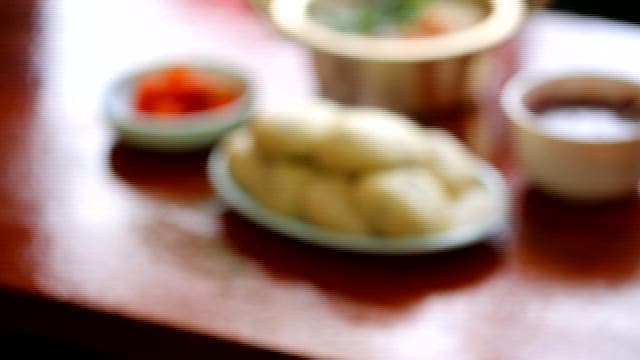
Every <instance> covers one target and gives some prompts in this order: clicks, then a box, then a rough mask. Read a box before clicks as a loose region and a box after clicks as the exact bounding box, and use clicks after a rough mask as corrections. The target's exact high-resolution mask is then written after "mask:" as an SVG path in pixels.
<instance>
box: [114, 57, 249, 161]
mask: <svg viewBox="0 0 640 360" xmlns="http://www.w3.org/2000/svg"><path fill="white" fill-rule="evenodd" d="M172 65H180V66H185V67H189V68H194V69H197V70H200V71H205V72H210V73H218V74H224V75H226V76H230V77H232V78H234V79H236V80H237V81H238V82H239V83H240V84H241V85H242V87H243V89H244V91H243V92H242V94H241V95H240V96H239V97H238V98H237V99H236V100H234V101H233V102H231V103H229V104H226V105H223V106H220V107H218V108H215V109H213V110H207V111H199V112H193V113H185V114H176V115H154V114H147V113H142V112H139V111H137V110H136V109H135V107H134V104H133V100H134V99H133V92H134V89H135V85H136V83H137V81H138V80H139V79H140V78H141V77H142V76H144V75H146V74H149V73H151V72H155V71H159V70H162V69H166V68H168V67H170V66H172ZM105 107H106V109H105V110H106V114H107V120H108V121H109V123H110V124H111V125H112V126H113V127H114V128H115V129H116V131H117V132H118V134H119V136H120V139H121V140H122V141H123V142H124V143H127V144H129V145H132V146H135V147H139V148H145V149H151V150H162V151H189V150H197V149H202V148H206V147H209V146H211V145H212V144H213V143H214V142H215V141H216V140H217V139H218V138H220V137H221V136H222V135H224V134H225V133H227V132H228V131H229V130H231V129H233V128H235V127H236V126H239V125H241V124H242V123H243V122H244V121H245V120H247V119H248V118H249V117H250V115H251V113H252V111H253V93H252V88H251V85H250V83H249V81H248V80H247V78H246V77H245V76H244V75H242V73H241V72H240V71H238V70H235V69H233V68H230V67H228V66H226V65H221V64H211V63H206V64H204V63H177V64H163V65H157V66H153V67H149V68H145V69H144V70H141V71H136V72H133V73H132V74H129V75H127V76H125V77H124V78H122V79H120V80H119V81H117V82H115V83H114V84H113V85H112V86H111V87H110V88H109V89H108V90H107V95H106V99H105ZM176 117H179V118H180V119H179V120H172V121H167V120H166V118H174V119H175V118H176ZM163 118H164V119H165V120H162V119H163Z"/></svg>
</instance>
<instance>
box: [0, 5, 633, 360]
mask: <svg viewBox="0 0 640 360" xmlns="http://www.w3.org/2000/svg"><path fill="white" fill-rule="evenodd" d="M244 1H245V0H226V1H223V0H208V1H207V0H200V1H199V2H200V3H205V2H209V3H216V2H225V3H227V2H236V3H238V4H240V3H243V2H244ZM186 2H193V3H194V4H195V3H198V1H187V0H185V3H186ZM39 6H40V3H39V2H37V1H31V0H28V1H27V0H21V1H1V2H0V20H1V21H0V54H2V56H0V75H1V76H2V79H1V80H3V81H1V82H0V88H2V87H3V86H5V84H13V86H14V88H12V89H4V90H5V91H3V92H2V93H0V105H2V106H1V107H2V108H3V110H4V113H5V115H6V114H12V113H15V114H17V115H15V117H16V119H18V118H20V117H21V116H24V114H23V113H22V112H24V111H25V110H23V108H22V107H23V106H25V105H24V104H17V103H14V102H13V99H14V97H15V94H16V93H17V92H20V91H31V90H30V89H27V88H28V87H30V86H32V87H35V85H33V82H34V81H33V79H27V78H25V77H24V76H23V75H24V74H25V73H26V72H27V70H26V67H27V66H28V65H27V64H28V61H26V60H25V59H28V58H29V56H30V52H31V47H32V46H31V44H29V42H36V41H37V39H36V36H35V35H34V34H36V33H37V32H38V31H40V25H41V24H39V23H38V21H37V20H35V19H37V18H38V16H39V15H38V11H39V10H37V9H38V8H39ZM194 7H195V6H194ZM550 8H551V9H552V10H557V11H563V12H570V13H576V14H584V15H594V16H600V17H605V18H609V19H616V20H623V21H628V22H633V23H640V13H638V12H637V11H635V2H633V1H623V0H606V1H605V0H601V1H597V0H554V1H553V3H552V5H550ZM139 21H140V27H144V19H140V20H139ZM200 26H202V24H200ZM25 44H26V45H25ZM37 60H39V59H37ZM36 62H37V61H36ZM16 85H19V86H22V87H24V88H25V89H22V88H21V87H16ZM12 109H13V110H12ZM16 121H17V120H16ZM3 140H5V139H3ZM10 145H11V144H10V143H9V142H8V141H5V144H4V145H3V144H0V147H2V146H4V147H7V148H8V146H10ZM5 152H6V153H8V152H9V151H5ZM0 170H2V169H0ZM2 176H4V175H2ZM2 200H3V199H2V198H0V202H2ZM2 203H3V204H4V206H8V207H9V208H11V207H12V205H13V204H11V203H9V204H6V203H4V202H2ZM0 235H1V236H2V237H4V236H5V235H6V233H5V232H2V233H0ZM2 240H4V239H2ZM4 249H5V248H3V247H0V251H3V252H5V253H6V251H4ZM3 266H4V267H7V268H9V267H11V266H12V264H0V272H2V269H3ZM2 292H4V290H2ZM0 305H3V306H0V310H4V309H12V308H22V309H33V308H40V309H43V310H42V312H41V313H38V312H36V313H33V315H32V317H31V318H28V319H24V318H19V317H17V316H15V314H10V313H8V312H6V311H5V312H2V311H0V343H1V344H2V345H3V350H4V351H3V352H0V357H4V356H6V355H8V354H10V353H12V352H14V351H19V352H20V353H21V354H23V355H27V356H29V355H38V354H51V353H54V354H58V355H85V356H87V357H109V356H107V355H110V351H112V350H114V349H108V348H105V344H109V342H105V341H97V342H91V341H90V340H91V339H90V338H91V337H94V338H98V337H108V336H113V335H114V334H118V335H117V337H116V340H114V342H119V343H120V344H123V345H122V346H123V348H121V349H115V350H114V351H115V352H116V354H121V353H127V352H128V351H129V350H130V349H129V348H128V347H127V345H128V344H133V343H134V342H135V341H138V340H139V341H141V342H143V343H146V344H152V343H154V342H155V343H158V344H161V343H163V342H167V343H170V342H171V341H173V344H177V345H175V346H174V347H172V348H168V347H167V346H170V345H165V346H164V347H162V346H158V347H157V348H156V350H155V351H153V354H154V355H165V356H166V355H167V353H164V354H163V351H170V353H169V354H172V355H184V353H183V352H182V351H183V349H192V350H191V351H193V353H192V355H193V354H198V352H197V350H198V349H204V348H208V347H209V348H210V346H209V345H210V343H209V338H205V337H204V336H195V335H194V336H186V335H184V334H181V333H179V332H178V331H176V330H174V329H172V328H170V327H167V328H162V329H157V328H151V327H150V326H149V327H147V325H142V324H137V325H132V323H133V322H132V321H130V320H128V319H119V318H118V319H112V318H111V319H106V318H103V317H102V316H101V315H96V314H93V313H89V312H87V311H79V310H77V309H74V308H72V307H70V306H67V305H64V304H57V303H55V304H49V303H47V304H45V303H40V300H38V299H33V298H31V297H26V296H24V295H22V294H15V293H13V292H11V291H7V292H6V293H0ZM51 314H57V315H51ZM11 315H14V316H15V317H14V318H11ZM40 316H42V318H39V317H40ZM68 318H75V319H79V320H76V321H75V322H73V326H74V327H75V328H76V329H78V330H77V332H76V333H75V335H77V336H78V337H77V341H76V340H74V339H70V338H68V337H66V338H64V339H62V340H61V339H60V338H59V337H54V336H50V331H51V329H52V328H55V327H52V326H51V325H46V326H44V325H43V327H41V328H34V327H30V326H26V325H25V326H24V327H18V328H15V327H13V326H14V325H15V324H18V323H19V322H20V321H26V322H29V321H31V322H32V323H38V322H42V321H43V319H45V320H44V321H45V322H50V323H51V324H54V325H55V323H56V322H58V323H64V322H65V321H68ZM89 323H92V324H93V323H102V324H106V326H105V328H103V329H101V330H97V329H93V330H92V331H90V332H85V331H84V329H83V327H84V326H86V325H87V324H89ZM25 324H26V323H25ZM70 326H71V325H70ZM123 329H128V330H126V331H123ZM39 331H42V333H40V332H39ZM141 334H148V335H144V336H143V335H141ZM219 348H220V349H224V351H228V355H229V356H232V355H233V356H237V355H255V354H253V353H250V352H248V351H247V350H246V349H238V348H236V347H235V345H231V344H226V343H223V344H219ZM171 351H173V352H175V353H171ZM205 353H206V352H205ZM142 354H146V355H149V352H148V351H145V352H142ZM187 354H188V352H187ZM203 354H204V353H200V354H199V355H203ZM206 354H207V355H212V353H206ZM3 355H4V356H3ZM129 355H131V354H130V353H129ZM262 355H263V357H264V355H265V354H264V353H263V354H262ZM270 356H273V355H270Z"/></svg>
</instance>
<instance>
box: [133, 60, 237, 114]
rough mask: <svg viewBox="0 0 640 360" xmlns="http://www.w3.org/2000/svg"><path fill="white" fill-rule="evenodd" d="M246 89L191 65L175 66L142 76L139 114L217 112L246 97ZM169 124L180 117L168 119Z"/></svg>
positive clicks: (136, 99)
mask: <svg viewBox="0 0 640 360" xmlns="http://www.w3.org/2000/svg"><path fill="white" fill-rule="evenodd" d="M243 90H244V89H243V86H242V85H241V84H240V82H239V81H238V80H236V79H233V78H231V77H230V76H227V75H224V74H220V73H211V72H206V71H202V70H199V69H197V68H194V67H188V66H172V67H169V68H167V69H163V70H159V71H155V72H152V73H149V74H146V75H144V76H142V77H141V78H140V79H139V80H138V83H137V84H136V86H135V91H134V104H135V108H136V110H137V111H140V112H143V113H149V114H153V115H180V114H188V113H194V112H199V111H207V110H214V109H216V108H218V107H221V106H223V105H226V104H229V103H231V102H233V101H234V100H236V99H237V98H238V97H240V96H241V95H242V92H243ZM166 119H167V120H168V121H173V120H179V119H180V117H179V116H169V117H166Z"/></svg>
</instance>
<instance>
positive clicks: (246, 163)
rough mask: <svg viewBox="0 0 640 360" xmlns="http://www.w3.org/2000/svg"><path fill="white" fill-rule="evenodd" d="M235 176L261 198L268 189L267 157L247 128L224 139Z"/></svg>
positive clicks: (254, 194)
mask: <svg viewBox="0 0 640 360" xmlns="http://www.w3.org/2000/svg"><path fill="white" fill-rule="evenodd" d="M223 147H224V151H225V153H226V154H227V157H228V159H229V170H230V172H231V175H232V176H233V178H234V179H235V180H236V181H237V182H238V183H239V184H240V185H241V186H242V187H243V188H244V189H245V190H246V191H247V192H248V193H249V194H251V195H252V196H254V197H256V198H259V197H261V196H262V194H263V193H264V192H265V191H266V187H265V183H264V181H263V180H264V178H265V177H266V174H267V172H268V167H267V166H266V162H265V159H264V158H262V157H261V156H260V154H259V153H258V151H257V149H256V147H255V143H254V140H253V137H252V135H251V133H250V132H249V131H248V130H247V129H246V128H241V129H239V130H236V131H234V132H233V133H232V134H230V135H229V136H228V137H227V138H226V139H225V141H224V144H223Z"/></svg>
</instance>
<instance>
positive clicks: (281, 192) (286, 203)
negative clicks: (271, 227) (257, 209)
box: [259, 160, 314, 216]
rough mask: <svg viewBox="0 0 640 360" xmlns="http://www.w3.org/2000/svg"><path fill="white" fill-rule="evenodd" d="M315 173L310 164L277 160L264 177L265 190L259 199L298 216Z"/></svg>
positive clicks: (287, 213) (274, 208)
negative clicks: (306, 190)
mask: <svg viewBox="0 0 640 360" xmlns="http://www.w3.org/2000/svg"><path fill="white" fill-rule="evenodd" d="M313 173H314V172H313V170H312V169H311V168H310V167H309V166H307V165H304V164H301V163H296V162H293V161H286V160H280V161H275V162H273V163H272V164H271V165H270V166H269V169H268V171H267V173H266V175H265V178H264V179H263V181H264V184H265V191H264V193H262V194H261V196H260V197H259V200H260V201H261V202H262V203H263V204H264V205H265V206H266V207H268V208H271V209H273V210H275V211H277V212H279V213H282V214H285V215H291V216H298V215H300V212H301V209H302V200H303V195H304V192H305V189H306V187H307V185H308V182H309V180H310V179H311V178H312V177H313V175H314V174H313Z"/></svg>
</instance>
